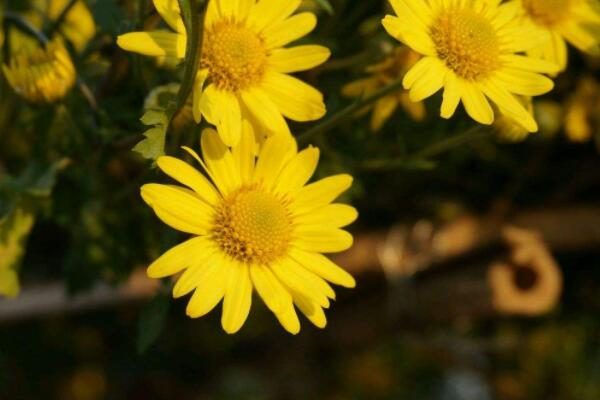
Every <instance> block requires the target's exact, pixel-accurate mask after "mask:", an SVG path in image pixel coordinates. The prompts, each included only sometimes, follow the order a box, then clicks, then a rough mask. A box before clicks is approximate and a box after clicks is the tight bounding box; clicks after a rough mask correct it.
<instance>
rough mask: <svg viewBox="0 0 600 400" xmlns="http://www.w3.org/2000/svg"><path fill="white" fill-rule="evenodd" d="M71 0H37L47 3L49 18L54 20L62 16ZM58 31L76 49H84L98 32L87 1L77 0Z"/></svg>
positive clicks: (40, 2)
mask: <svg viewBox="0 0 600 400" xmlns="http://www.w3.org/2000/svg"><path fill="white" fill-rule="evenodd" d="M69 2H70V1H69V0H50V1H49V2H48V0H37V3H38V4H41V5H43V4H47V12H48V18H49V19H50V21H52V22H56V20H57V19H58V18H59V17H60V15H61V14H62V13H63V11H64V10H65V7H67V5H68V4H69ZM58 31H59V32H60V33H62V34H63V36H64V37H65V38H66V39H67V40H68V41H70V42H71V43H72V44H73V47H75V50H77V51H83V49H85V47H86V46H87V44H88V43H89V41H90V40H91V39H92V38H93V37H94V35H95V34H96V23H95V22H94V17H93V16H92V13H91V12H90V10H89V8H88V7H87V5H86V4H85V1H82V0H80V1H77V2H76V3H75V5H73V6H72V7H71V9H70V10H69V11H68V12H67V14H66V15H65V17H64V20H63V21H62V23H61V24H60V26H58Z"/></svg>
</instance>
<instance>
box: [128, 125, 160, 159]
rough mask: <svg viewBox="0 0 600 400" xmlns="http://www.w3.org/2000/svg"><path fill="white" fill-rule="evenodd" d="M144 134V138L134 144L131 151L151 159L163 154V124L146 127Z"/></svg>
mask: <svg viewBox="0 0 600 400" xmlns="http://www.w3.org/2000/svg"><path fill="white" fill-rule="evenodd" d="M144 136H145V137H146V138H145V139H143V140H142V141H141V142H139V143H138V144H136V145H135V147H134V148H133V151H135V152H136V153H138V154H140V155H141V156H142V157H144V158H146V159H148V160H153V161H156V160H157V159H158V158H159V157H162V156H164V155H165V138H166V136H167V129H166V127H165V126H163V125H158V126H156V127H154V128H152V129H148V130H147V131H146V132H145V133H144Z"/></svg>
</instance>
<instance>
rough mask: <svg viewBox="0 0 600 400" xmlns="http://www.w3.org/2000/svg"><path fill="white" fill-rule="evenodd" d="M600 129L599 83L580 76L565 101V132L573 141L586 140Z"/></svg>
mask: <svg viewBox="0 0 600 400" xmlns="http://www.w3.org/2000/svg"><path fill="white" fill-rule="evenodd" d="M599 129H600V85H599V84H598V82H597V81H596V79H594V78H592V77H590V76H587V77H584V78H582V79H581V80H580V81H579V84H578V85H577V89H576V90H575V92H574V93H573V94H572V95H571V97H570V99H569V100H568V101H567V105H566V113H565V133H566V134H567V137H568V138H569V140H571V141H573V142H587V141H589V140H590V139H592V137H593V136H594V134H596V133H597V132H598V131H599Z"/></svg>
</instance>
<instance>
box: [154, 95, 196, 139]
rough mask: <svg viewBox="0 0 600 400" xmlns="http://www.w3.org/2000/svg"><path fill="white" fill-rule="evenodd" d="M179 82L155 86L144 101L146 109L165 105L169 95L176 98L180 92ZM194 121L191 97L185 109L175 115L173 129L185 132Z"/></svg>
mask: <svg viewBox="0 0 600 400" xmlns="http://www.w3.org/2000/svg"><path fill="white" fill-rule="evenodd" d="M180 86H181V85H180V84H179V83H169V84H167V85H162V86H158V87H156V88H154V89H153V90H152V91H150V93H149V94H148V96H146V100H145V101H144V111H149V110H153V109H158V108H161V107H164V106H165V104H167V101H168V99H167V96H168V97H170V98H171V99H173V98H175V97H176V96H177V94H178V93H179V88H180ZM193 123H194V116H193V112H192V101H191V98H190V99H188V101H187V102H186V103H185V104H184V106H183V109H182V110H181V111H180V112H179V113H178V114H177V115H176V116H175V117H174V119H173V121H172V122H171V124H172V127H173V130H174V131H175V132H183V131H185V130H186V129H188V128H190V127H191V126H192V125H193Z"/></svg>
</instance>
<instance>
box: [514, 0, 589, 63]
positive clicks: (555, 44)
mask: <svg viewBox="0 0 600 400" xmlns="http://www.w3.org/2000/svg"><path fill="white" fill-rule="evenodd" d="M512 3H513V5H516V6H518V7H519V9H520V12H521V15H522V16H523V19H524V21H526V23H527V25H528V27H529V28H530V29H531V30H532V33H533V34H534V35H536V36H537V37H540V38H545V40H543V41H542V42H541V43H540V45H538V46H536V47H534V48H532V49H529V51H528V54H529V55H531V56H532V57H536V58H541V59H544V60H548V61H551V62H553V63H555V64H556V65H557V66H558V67H559V69H560V70H561V71H562V70H564V69H565V68H566V67H567V44H566V42H569V43H570V44H572V45H573V46H575V47H577V48H578V49H579V50H581V51H583V52H586V53H590V54H600V46H599V43H600V2H599V1H598V0H513V1H512ZM565 41H566V42H565Z"/></svg>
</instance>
